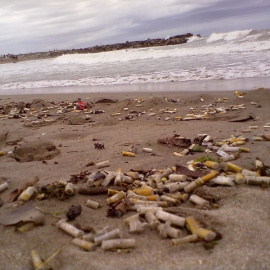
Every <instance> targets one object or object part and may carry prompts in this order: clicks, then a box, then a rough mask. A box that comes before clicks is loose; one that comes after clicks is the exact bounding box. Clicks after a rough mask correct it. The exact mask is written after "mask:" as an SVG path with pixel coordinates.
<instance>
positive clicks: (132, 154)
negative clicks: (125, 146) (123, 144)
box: [122, 151, 135, 157]
mask: <svg viewBox="0 0 270 270" xmlns="http://www.w3.org/2000/svg"><path fill="white" fill-rule="evenodd" d="M122 155H123V156H128V157H135V153H132V152H127V151H123V152H122Z"/></svg>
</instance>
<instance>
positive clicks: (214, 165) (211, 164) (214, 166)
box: [203, 160, 219, 170]
mask: <svg viewBox="0 0 270 270" xmlns="http://www.w3.org/2000/svg"><path fill="white" fill-rule="evenodd" d="M203 164H204V165H205V166H207V167H208V168H212V169H215V170H216V169H217V168H218V167H219V164H218V163H217V162H214V161H210V160H208V161H205V162H204V163H203Z"/></svg>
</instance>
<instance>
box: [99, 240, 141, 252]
mask: <svg viewBox="0 0 270 270" xmlns="http://www.w3.org/2000/svg"><path fill="white" fill-rule="evenodd" d="M135 246H136V241H135V239H111V240H105V241H103V242H102V246H101V247H102V249H103V250H113V249H128V248H135Z"/></svg>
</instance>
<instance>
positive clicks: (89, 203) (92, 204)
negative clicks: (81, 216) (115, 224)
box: [86, 200, 100, 209]
mask: <svg viewBox="0 0 270 270" xmlns="http://www.w3.org/2000/svg"><path fill="white" fill-rule="evenodd" d="M86 206H87V207H89V208H92V209H98V208H100V204H99V203H98V202H95V201H92V200H87V202H86Z"/></svg>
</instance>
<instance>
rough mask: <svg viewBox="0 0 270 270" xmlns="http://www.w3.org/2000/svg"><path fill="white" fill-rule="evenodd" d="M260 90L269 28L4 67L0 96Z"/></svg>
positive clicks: (267, 80)
mask: <svg viewBox="0 0 270 270" xmlns="http://www.w3.org/2000/svg"><path fill="white" fill-rule="evenodd" d="M164 84H165V85H166V86H167V87H165V88H164ZM160 85H163V86H162V87H160ZM259 87H264V88H267V87H268V88H269V87H270V29H268V30H267V29H266V30H245V31H232V32H227V33H213V34H211V35H209V36H207V37H197V36H193V37H191V38H190V39H189V40H188V42H187V43H185V44H179V45H169V46H163V47H149V48H139V49H128V50H119V51H110V52H101V53H89V54H70V55H68V54H67V55H62V56H59V57H57V58H52V59H44V60H33V61H24V62H18V63H15V64H13V63H9V64H1V65H0V94H2V95H3V94H31V93H32V94H34V93H61V92H74V91H75V92H76V91H78V92H110V91H153V90H156V91H164V89H165V90H166V91H179V90H180V91H181V90H194V91H200V90H201V91H207V90H233V89H231V88H234V89H235V88H239V90H242V89H240V88H245V89H244V90H251V89H256V88H259Z"/></svg>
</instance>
